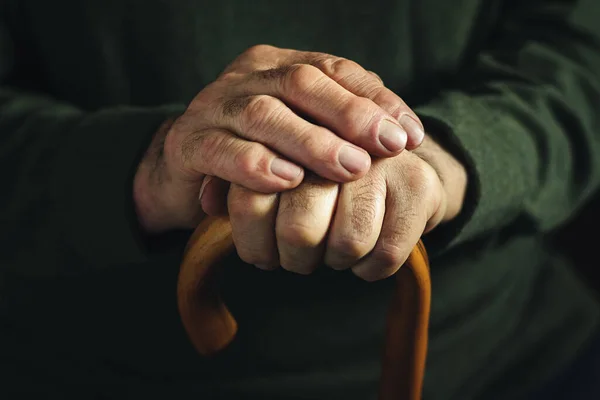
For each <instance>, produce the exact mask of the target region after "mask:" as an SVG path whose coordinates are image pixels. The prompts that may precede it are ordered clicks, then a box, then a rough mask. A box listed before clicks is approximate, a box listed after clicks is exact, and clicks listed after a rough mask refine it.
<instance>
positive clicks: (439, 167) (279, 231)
mask: <svg viewBox="0 0 600 400" xmlns="http://www.w3.org/2000/svg"><path fill="white" fill-rule="evenodd" d="M466 185H467V175H466V172H465V169H464V167H463V166H462V165H461V164H460V163H459V162H458V161H457V160H456V159H455V158H454V157H452V155H450V154H449V153H447V152H446V151H445V150H444V149H442V148H441V147H440V146H439V145H438V144H437V143H435V142H434V141H433V140H432V139H431V138H429V137H426V139H425V141H424V142H423V144H422V145H421V146H420V147H419V148H418V149H417V150H414V151H413V152H403V153H402V154H400V155H399V156H397V157H394V158H389V159H380V160H377V161H374V162H373V165H372V167H371V169H370V170H369V172H368V173H367V174H366V176H364V177H363V178H361V179H360V180H357V181H354V182H349V183H344V184H338V183H335V182H331V181H328V180H325V179H323V178H319V177H316V176H314V175H313V176H310V177H308V179H307V180H306V182H303V183H302V184H301V185H300V186H298V187H297V188H295V189H293V190H290V191H287V192H284V193H281V194H262V193H257V192H253V191H250V190H248V189H246V188H243V187H241V186H239V185H232V186H231V189H230V191H229V196H228V209H229V215H230V218H231V222H232V225H233V236H234V242H235V245H236V249H237V252H238V254H239V256H240V257H241V258H242V260H244V261H246V262H247V263H251V264H255V265H257V266H258V267H260V268H263V269H271V268H274V267H277V266H279V265H281V266H282V267H283V268H284V269H286V270H289V271H293V272H297V273H301V274H308V273H310V272H312V271H314V269H315V268H316V267H317V266H318V265H319V264H320V263H321V262H323V261H324V262H325V263H326V264H327V265H329V266H330V267H332V268H334V269H338V270H342V269H348V268H351V269H352V271H353V272H354V273H355V274H356V275H357V276H359V277H361V278H363V279H365V280H367V281H373V280H378V279H383V278H386V277H388V276H390V275H392V274H394V273H395V272H396V271H397V270H398V268H400V266H401V265H402V264H404V262H405V261H406V259H407V258H408V255H409V254H410V252H411V250H412V249H413V247H414V246H415V245H416V243H417V241H418V240H419V238H420V237H421V235H422V234H423V233H425V232H428V231H430V230H432V229H434V228H435V227H436V226H437V225H438V224H440V223H441V222H444V221H450V220H451V219H453V218H454V217H455V216H456V215H458V213H459V211H460V209H461V207H462V203H463V199H464V194H465V189H466Z"/></svg>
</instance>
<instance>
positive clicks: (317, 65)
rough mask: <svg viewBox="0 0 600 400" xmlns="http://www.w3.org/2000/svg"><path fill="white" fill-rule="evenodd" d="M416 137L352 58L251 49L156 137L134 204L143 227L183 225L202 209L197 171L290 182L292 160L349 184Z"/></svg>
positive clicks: (266, 189)
mask: <svg viewBox="0 0 600 400" xmlns="http://www.w3.org/2000/svg"><path fill="white" fill-rule="evenodd" d="M423 135H424V133H423V129H422V126H421V123H420V122H419V119H418V118H417V117H416V116H415V114H414V113H413V112H412V111H411V110H410V108H409V107H408V106H407V105H406V104H405V103H404V102H403V101H402V100H401V99H400V98H399V97H398V96H397V95H395V94H394V93H393V92H392V91H390V90H389V89H387V88H386V87H385V86H384V85H383V84H382V82H381V80H380V79H379V78H378V77H377V75H375V74H373V73H371V72H369V71H366V70H365V69H363V68H362V67H361V66H360V65H358V64H356V63H354V62H352V61H349V60H346V59H343V58H339V57H335V56H331V55H327V54H323V53H309V52H302V51H294V50H287V49H279V48H275V47H271V46H256V47H253V48H251V49H249V50H247V51H246V52H244V53H243V54H242V55H240V56H239V57H238V58H237V59H236V60H235V61H234V62H233V63H232V64H231V65H230V66H229V67H227V69H226V70H225V71H224V73H223V74H222V75H221V76H219V77H218V79H217V80H216V81H214V82H213V83H211V84H210V85H208V86H207V87H205V88H204V89H203V90H202V91H201V92H200V93H199V94H198V95H197V96H196V97H195V98H194V99H193V101H192V102H191V103H190V104H189V106H188V108H187V110H186V111H185V113H184V114H183V115H181V116H180V117H179V118H177V119H176V120H175V121H174V123H172V124H166V125H165V126H163V128H162V129H161V130H160V131H159V132H158V133H157V134H156V136H155V138H154V140H153V142H152V144H151V146H150V149H149V150H148V152H147V154H146V156H145V157H144V159H143V160H142V162H141V163H140V166H139V167H138V170H137V173H136V176H135V180H134V191H133V195H134V201H135V205H136V210H137V213H138V217H139V220H140V222H141V224H142V226H143V227H144V228H145V229H146V230H147V231H148V232H159V231H164V230H168V229H173V228H191V227H194V226H195V225H196V224H197V223H198V222H199V220H200V219H201V218H202V216H203V213H202V210H201V207H200V204H199V200H198V197H199V196H198V194H199V192H200V191H201V184H202V182H203V179H204V177H205V176H213V177H217V178H221V179H222V180H224V181H227V182H232V183H235V184H238V185H243V186H244V187H246V188H248V189H250V190H254V191H257V192H262V193H275V192H279V191H283V190H288V189H292V188H294V187H296V186H298V185H299V184H300V182H302V180H303V177H304V171H303V168H302V167H307V168H310V170H311V171H314V172H315V173H317V174H318V175H319V176H322V177H324V178H326V179H330V180H332V181H336V182H350V181H353V180H356V179H359V178H360V177H362V176H364V175H365V174H366V173H367V171H368V170H369V167H370V163H371V159H370V157H369V154H371V155H375V156H378V157H392V156H396V155H398V154H399V153H400V152H401V151H402V150H403V149H404V148H405V147H407V148H409V149H411V148H415V147H416V146H418V145H419V143H420V142H421V140H422V138H423ZM214 181H215V182H216V181H217V180H214ZM211 187H213V189H211ZM214 187H215V186H210V185H209V186H207V193H208V195H206V196H205V197H206V199H207V200H206V202H207V204H208V208H210V204H211V199H212V203H214V202H215V200H214V199H216V198H218V196H217V195H213V194H212V193H217V192H218V191H217V192H215V190H214ZM221 201H222V200H221Z"/></svg>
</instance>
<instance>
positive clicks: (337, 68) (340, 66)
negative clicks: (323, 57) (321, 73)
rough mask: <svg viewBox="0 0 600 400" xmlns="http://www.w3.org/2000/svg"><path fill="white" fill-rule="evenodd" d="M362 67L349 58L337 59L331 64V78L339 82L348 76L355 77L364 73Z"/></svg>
mask: <svg viewBox="0 0 600 400" xmlns="http://www.w3.org/2000/svg"><path fill="white" fill-rule="evenodd" d="M362 69H363V68H362V67H361V66H360V65H359V64H358V63H356V62H354V61H352V60H348V59H347V58H337V59H335V60H333V61H332V62H331V66H330V71H331V75H330V76H331V77H332V78H333V79H334V80H336V81H338V80H342V79H344V78H346V77H348V76H351V75H355V74H357V73H359V72H361V71H362Z"/></svg>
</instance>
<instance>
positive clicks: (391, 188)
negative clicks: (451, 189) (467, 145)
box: [352, 152, 443, 281]
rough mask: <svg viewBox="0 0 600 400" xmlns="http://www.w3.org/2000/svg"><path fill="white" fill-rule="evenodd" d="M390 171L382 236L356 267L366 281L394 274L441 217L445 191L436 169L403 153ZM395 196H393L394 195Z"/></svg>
mask: <svg viewBox="0 0 600 400" xmlns="http://www.w3.org/2000/svg"><path fill="white" fill-rule="evenodd" d="M394 161H397V166H395V167H396V168H393V170H391V172H390V170H388V176H387V177H386V184H387V188H388V193H390V195H388V196H387V197H386V203H385V216H384V219H383V225H382V229H381V233H380V235H379V238H378V240H377V243H376V244H375V247H374V248H373V250H372V252H371V253H370V254H369V255H368V256H367V257H365V258H364V259H362V260H361V261H360V262H359V263H358V264H356V265H355V266H354V267H352V271H353V272H354V274H355V275H357V276H359V277H360V278H362V279H364V280H366V281H375V280H379V279H385V278H387V277H389V276H391V275H393V274H394V273H395V272H396V271H397V270H398V269H399V268H400V267H401V266H402V264H404V262H405V261H406V259H407V258H408V256H409V254H410V252H411V251H412V249H413V247H414V246H415V245H416V244H417V242H418V241H419V238H420V237H421V236H422V235H423V232H424V230H425V227H426V224H427V223H428V221H430V220H431V219H432V218H438V216H437V214H439V213H438V212H437V210H438V209H439V204H440V202H439V194H440V193H442V191H443V189H442V187H441V183H440V181H439V178H438V177H437V174H436V172H435V171H434V170H433V168H431V167H429V166H428V165H426V164H425V163H423V162H422V161H421V160H420V159H417V157H416V156H415V155H413V154H412V153H408V152H407V153H405V154H402V155H401V156H400V157H398V159H395V160H394ZM391 194H393V195H391Z"/></svg>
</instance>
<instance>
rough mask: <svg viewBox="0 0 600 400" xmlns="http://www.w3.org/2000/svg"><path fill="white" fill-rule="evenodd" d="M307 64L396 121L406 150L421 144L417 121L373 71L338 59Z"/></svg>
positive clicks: (420, 125)
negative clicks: (403, 134)
mask: <svg viewBox="0 0 600 400" xmlns="http://www.w3.org/2000/svg"><path fill="white" fill-rule="evenodd" d="M311 64H312V65H314V66H315V67H317V68H319V69H320V70H321V71H323V73H325V74H326V75H327V76H329V77H330V78H331V79H332V80H333V81H335V82H337V83H338V84H339V85H340V86H342V87H344V88H345V89H346V90H348V91H350V92H352V93H353V94H355V95H356V96H361V97H364V98H367V99H370V100H372V101H373V102H374V103H375V104H377V105H378V106H379V107H381V108H382V109H384V110H385V111H387V112H388V113H389V114H390V115H392V116H393V117H394V118H395V119H396V120H398V121H399V122H400V125H401V126H402V128H403V129H404V131H405V132H406V134H407V141H406V149H408V150H412V149H414V148H416V147H418V146H419V145H420V144H421V142H422V141H423V138H424V137H425V131H424V129H423V124H422V123H421V120H420V119H419V117H417V115H416V114H415V113H414V112H413V111H412V109H411V108H410V107H409V106H408V105H407V104H406V103H405V102H404V101H403V100H402V99H401V98H400V96H398V95H397V94H395V93H394V92H393V91H391V90H390V89H388V88H387V87H385V85H384V84H383V80H382V79H381V78H380V77H379V75H377V74H376V73H375V72H373V71H368V70H366V69H364V68H363V67H361V66H360V65H359V64H357V63H356V62H354V61H351V60H348V59H345V58H339V57H320V58H316V59H315V60H314V61H313V62H311Z"/></svg>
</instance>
